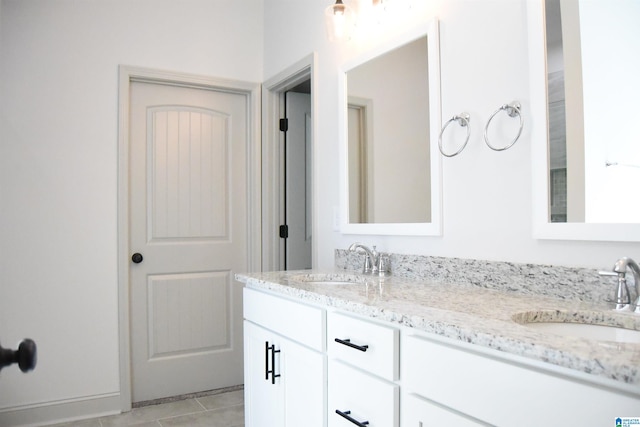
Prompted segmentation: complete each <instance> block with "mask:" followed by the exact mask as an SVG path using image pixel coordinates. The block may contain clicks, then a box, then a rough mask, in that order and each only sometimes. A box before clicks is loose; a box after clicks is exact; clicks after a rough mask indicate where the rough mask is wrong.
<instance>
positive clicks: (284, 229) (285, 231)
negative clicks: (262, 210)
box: [280, 225, 289, 239]
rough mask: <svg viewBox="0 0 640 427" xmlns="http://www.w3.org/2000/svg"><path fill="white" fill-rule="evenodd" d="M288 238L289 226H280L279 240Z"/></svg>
mask: <svg viewBox="0 0 640 427" xmlns="http://www.w3.org/2000/svg"><path fill="white" fill-rule="evenodd" d="M288 237H289V226H288V225H281V226H280V238H281V239H286V238H288Z"/></svg>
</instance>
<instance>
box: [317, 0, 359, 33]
mask: <svg viewBox="0 0 640 427" xmlns="http://www.w3.org/2000/svg"><path fill="white" fill-rule="evenodd" d="M324 19H325V24H326V27H327V35H328V36H329V41H332V42H333V41H337V40H342V39H346V40H348V39H349V37H351V31H352V30H353V27H354V25H355V13H354V11H353V9H352V8H351V7H349V6H347V5H346V4H344V3H343V2H342V0H336V2H335V4H332V5H331V6H329V7H327V8H326V9H325V10H324Z"/></svg>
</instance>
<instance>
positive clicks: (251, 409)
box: [237, 251, 640, 427]
mask: <svg viewBox="0 0 640 427" xmlns="http://www.w3.org/2000/svg"><path fill="white" fill-rule="evenodd" d="M361 257H362V255H358V256H356V254H349V253H347V251H337V252H336V269H335V270H332V271H314V270H305V271H287V272H270V273H256V274H240V275H238V276H237V279H238V280H240V281H241V282H244V283H245V290H244V292H245V293H244V298H245V301H244V309H245V312H244V316H245V366H246V367H245V387H246V401H245V404H246V418H247V419H246V423H247V425H248V426H257V425H261V426H264V425H273V426H290V425H291V426H293V425H317V426H325V425H328V426H352V425H357V426H365V425H366V426H371V427H374V426H385V427H393V426H403V427H404V426H407V427H409V426H412V427H419V426H423V425H424V426H426V425H431V424H433V425H441V424H444V423H447V424H448V425H456V426H458V425H531V426H536V425H537V426H539V425H562V424H572V425H594V426H595V425H615V424H614V420H615V418H616V417H637V416H640V315H638V314H635V313H631V312H618V311H614V310H612V309H611V307H612V305H611V302H608V301H605V300H604V299H603V300H602V301H592V300H590V299H592V298H594V297H595V298H600V297H599V296H598V294H599V293H600V292H601V291H602V295H607V297H611V296H613V294H614V291H615V283H614V282H615V280H611V279H610V278H609V281H607V279H606V278H597V276H598V275H597V272H591V271H584V270H580V271H578V270H576V271H562V270H554V267H545V266H532V265H514V264H508V263H485V264H486V265H480V266H479V265H478V263H481V264H482V262H478V261H472V260H455V259H454V260H452V259H435V260H434V259H433V258H431V259H429V258H430V257H417V259H412V260H411V261H412V262H410V263H409V264H407V263H404V264H403V263H402V262H403V261H406V259H403V258H402V257H403V256H398V257H394V256H393V255H392V256H391V262H392V263H394V265H395V267H396V268H395V269H394V272H393V275H390V276H385V277H380V276H378V275H371V274H366V275H365V274H362V273H359V272H358V270H356V269H355V268H354V267H355V266H354V265H353V263H350V260H358V261H359V260H360V259H361ZM465 263H467V264H471V266H472V267H473V269H469V271H468V272H467V273H465V272H464V270H465V268H464V264H465ZM407 265H409V266H408V267H407ZM419 265H429V268H430V269H431V272H429V271H420V270H419ZM468 266H469V265H468ZM485 267H486V268H485ZM443 270H448V271H450V272H451V273H454V272H455V274H456V275H457V276H458V277H459V280H458V282H457V283H456V282H455V279H452V278H451V277H450V276H451V275H447V274H445V273H443ZM567 270H568V269H567ZM532 271H541V272H542V274H541V276H545V277H540V281H541V282H544V280H550V278H551V279H552V280H558V281H559V282H560V283H561V285H560V286H556V287H555V288H556V289H557V294H554V292H553V291H551V292H549V288H554V287H548V286H544V283H542V284H540V283H539V282H540V281H539V280H536V279H537V278H536V277H532V276H533V274H532ZM591 273H593V275H592V274H591ZM501 275H503V276H501ZM509 275H513V280H510V279H509V277H508V276H509ZM517 275H520V276H523V277H519V278H518V277H516V276H517ZM556 275H559V276H556ZM481 276H482V277H484V278H485V279H486V280H487V281H491V282H492V283H491V284H487V286H485V285H484V284H483V283H482V280H480V282H478V279H479V278H480V277H481ZM554 277H555V279H553V278H554ZM581 277H588V278H589V280H590V278H591V277H594V278H596V279H594V280H596V281H594V282H591V283H589V282H588V281H585V280H583V279H581ZM518 280H524V281H525V282H530V283H531V284H532V285H531V286H525V285H522V283H518ZM598 280H603V281H604V282H598ZM496 283H497V284H498V285H496ZM510 283H511V285H510ZM602 283H604V285H603V284H602ZM514 285H516V286H514ZM536 286H539V288H536ZM600 287H602V288H603V289H600ZM582 288H583V290H584V292H582V291H581V289H582ZM539 289H545V291H539ZM563 291H564V292H565V293H566V295H563V294H562V292H563ZM575 292H577V293H582V295H578V296H576V295H575V294H574V293H575ZM608 299H611V298H608ZM594 325H597V326H594ZM603 325H604V326H603ZM599 329H603V333H604V334H605V335H598V334H599V333H601V331H599ZM267 420H273V421H267Z"/></svg>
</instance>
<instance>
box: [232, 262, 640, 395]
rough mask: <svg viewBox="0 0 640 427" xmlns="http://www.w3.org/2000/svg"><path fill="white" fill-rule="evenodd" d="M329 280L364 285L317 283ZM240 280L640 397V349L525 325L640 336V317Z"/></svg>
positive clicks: (465, 293) (457, 289) (498, 297)
mask: <svg viewBox="0 0 640 427" xmlns="http://www.w3.org/2000/svg"><path fill="white" fill-rule="evenodd" d="M327 275H329V276H330V277H331V278H332V279H333V280H342V279H344V280H349V281H356V282H357V283H354V284H342V285H340V284H318V283H310V280H318V279H325V278H327ZM236 278H237V280H239V281H241V282H243V283H245V284H246V286H247V287H250V288H256V289H263V290H270V291H273V292H276V293H279V294H282V295H285V296H288V297H291V298H295V299H299V300H301V301H304V302H309V303H313V304H320V305H324V306H327V307H334V308H337V309H340V310H343V311H347V312H352V313H357V314H360V315H363V316H368V317H372V318H376V319H380V320H385V321H388V322H391V323H396V324H398V325H404V326H408V327H412V328H416V329H419V330H421V331H425V332H429V333H434V334H438V335H441V336H444V337H448V338H452V339H455V340H460V341H464V342H469V343H472V344H477V345H480V346H484V347H488V348H492V349H496V350H500V351H504V352H507V353H511V354H514V355H519V356H524V357H527V358H530V359H534V360H537V361H542V362H547V363H551V364H554V365H558V366H562V367H566V368H571V369H575V370H579V371H583V372H586V373H588V374H592V375H596V376H599V377H603V378H608V379H612V380H615V381H617V382H620V383H624V384H626V386H631V387H632V389H633V390H637V391H638V392H640V344H628V343H614V342H598V341H591V340H588V339H583V338H573V337H562V336H559V335H553V334H549V333H543V332H539V331H537V330H535V329H533V328H529V327H526V326H524V325H522V324H520V323H524V322H532V321H536V320H537V321H553V320H556V321H562V320H565V321H568V320H574V321H580V320H581V319H584V320H585V321H588V320H589V319H594V321H595V320H597V322H598V323H601V324H610V325H618V326H625V327H627V328H630V329H636V330H640V315H636V314H633V313H618V312H614V311H613V310H611V309H610V308H609V306H607V305H600V306H598V305H594V304H591V303H586V302H580V301H567V300H559V299H555V298H550V297H545V296H535V295H522V294H517V293H508V292H502V291H496V290H491V289H483V288H479V287H477V286H472V285H443V284H442V283H439V282H435V281H429V280H416V279H410V278H402V277H395V276H390V277H386V278H382V279H379V278H377V277H370V276H364V275H360V274H357V273H355V272H351V271H345V270H334V271H315V270H304V271H289V272H268V273H254V274H237V275H236ZM518 322H520V323H518ZM625 388H627V387H625Z"/></svg>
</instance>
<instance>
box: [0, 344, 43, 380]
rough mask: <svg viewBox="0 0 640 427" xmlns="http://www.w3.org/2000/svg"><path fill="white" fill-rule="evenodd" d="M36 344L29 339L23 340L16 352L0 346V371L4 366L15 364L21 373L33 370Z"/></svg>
mask: <svg viewBox="0 0 640 427" xmlns="http://www.w3.org/2000/svg"><path fill="white" fill-rule="evenodd" d="M36 354H37V350H36V343H35V342H33V340H30V339H28V338H27V339H24V340H22V342H21V343H20V345H19V346H18V350H15V351H14V350H10V349H8V348H2V347H1V346H0V370H2V368H4V367H5V366H9V365H11V364H13V363H17V364H18V366H19V367H20V370H21V371H22V372H29V371H32V370H34V369H35V367H36V360H37V356H36Z"/></svg>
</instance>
